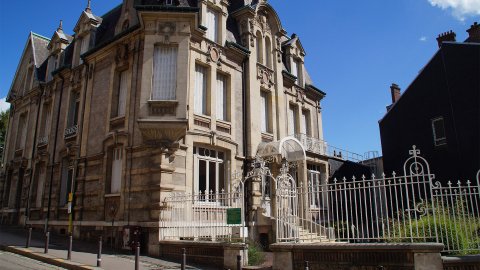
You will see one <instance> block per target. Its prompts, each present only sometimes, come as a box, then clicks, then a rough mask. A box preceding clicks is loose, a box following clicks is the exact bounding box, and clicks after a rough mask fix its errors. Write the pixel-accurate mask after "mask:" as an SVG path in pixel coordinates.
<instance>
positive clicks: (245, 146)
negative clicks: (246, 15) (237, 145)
mask: <svg viewBox="0 0 480 270" xmlns="http://www.w3.org/2000/svg"><path fill="white" fill-rule="evenodd" d="M247 60H248V57H245V58H244V59H243V61H242V71H243V73H242V77H243V78H242V110H243V114H242V118H243V119H242V121H243V156H244V159H243V176H244V177H245V176H247V167H248V160H247V150H248V132H247V128H248V129H250V128H249V127H248V125H247V71H246V69H247Z"/></svg>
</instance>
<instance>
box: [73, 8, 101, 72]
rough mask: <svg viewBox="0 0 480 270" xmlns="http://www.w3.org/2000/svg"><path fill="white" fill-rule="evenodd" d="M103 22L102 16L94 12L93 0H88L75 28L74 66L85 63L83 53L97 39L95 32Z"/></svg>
mask: <svg viewBox="0 0 480 270" xmlns="http://www.w3.org/2000/svg"><path fill="white" fill-rule="evenodd" d="M101 23H102V18H100V17H98V16H96V15H94V14H93V13H92V9H91V0H88V4H87V7H86V8H85V10H84V11H83V12H82V14H81V15H80V18H79V19H78V21H77V24H76V25H75V28H73V31H74V32H75V50H74V51H75V53H74V59H73V65H74V66H77V65H80V64H82V63H83V59H82V58H81V55H82V54H84V53H86V52H87V51H88V50H89V49H90V48H91V47H92V44H93V43H94V40H95V33H96V31H97V28H98V26H100V24H101Z"/></svg>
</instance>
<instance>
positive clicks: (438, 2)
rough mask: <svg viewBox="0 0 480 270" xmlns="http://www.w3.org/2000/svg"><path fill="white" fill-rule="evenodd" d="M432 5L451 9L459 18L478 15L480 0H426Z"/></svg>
mask: <svg viewBox="0 0 480 270" xmlns="http://www.w3.org/2000/svg"><path fill="white" fill-rule="evenodd" d="M428 2H430V4H431V5H432V6H436V7H439V8H441V9H448V10H451V11H452V13H453V15H454V16H455V17H457V18H458V19H460V20H462V21H463V20H465V17H466V16H472V15H480V0H428Z"/></svg>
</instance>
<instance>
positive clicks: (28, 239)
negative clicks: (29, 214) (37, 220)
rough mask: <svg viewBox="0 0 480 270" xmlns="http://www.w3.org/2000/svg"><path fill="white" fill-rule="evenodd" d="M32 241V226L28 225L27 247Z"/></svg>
mask: <svg viewBox="0 0 480 270" xmlns="http://www.w3.org/2000/svg"><path fill="white" fill-rule="evenodd" d="M31 241H32V227H28V235H27V244H26V245H25V247H26V248H29V247H30V242H31Z"/></svg>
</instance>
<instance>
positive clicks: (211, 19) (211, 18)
mask: <svg viewBox="0 0 480 270" xmlns="http://www.w3.org/2000/svg"><path fill="white" fill-rule="evenodd" d="M206 23H207V25H206V26H207V38H208V39H210V40H211V41H215V42H217V14H216V13H215V12H214V11H212V10H211V9H207V20H206Z"/></svg>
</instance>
